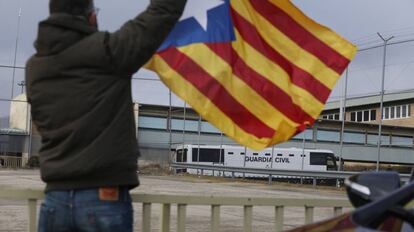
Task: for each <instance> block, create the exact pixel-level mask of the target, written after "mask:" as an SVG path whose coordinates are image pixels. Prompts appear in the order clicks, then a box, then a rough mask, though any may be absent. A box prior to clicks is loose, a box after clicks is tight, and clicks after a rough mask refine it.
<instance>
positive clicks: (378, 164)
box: [377, 32, 394, 172]
mask: <svg viewBox="0 0 414 232" xmlns="http://www.w3.org/2000/svg"><path fill="white" fill-rule="evenodd" d="M377 34H378V36H379V37H380V38H381V39H382V41H384V45H383V46H384V53H383V57H382V58H383V59H382V81H381V101H380V121H379V125H378V143H377V144H378V155H377V172H378V171H379V169H380V167H379V166H380V159H381V137H382V123H383V118H384V113H383V111H384V92H385V87H384V86H385V66H386V62H387V44H388V42H389V41H390V40H392V39H393V38H394V36H391V37H389V38H388V39H385V38H384V37H383V36H382V35H381V34H380V33H379V32H378V33H377Z"/></svg>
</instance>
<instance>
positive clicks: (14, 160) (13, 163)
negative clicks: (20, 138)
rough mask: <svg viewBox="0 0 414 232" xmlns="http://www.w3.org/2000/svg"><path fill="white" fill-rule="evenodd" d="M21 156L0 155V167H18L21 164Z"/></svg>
mask: <svg viewBox="0 0 414 232" xmlns="http://www.w3.org/2000/svg"><path fill="white" fill-rule="evenodd" d="M22 161H23V159H22V158H21V157H13V156H0V168H8V169H18V168H21V167H22V166H23V162H22Z"/></svg>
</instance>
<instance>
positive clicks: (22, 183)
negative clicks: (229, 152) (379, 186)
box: [0, 170, 346, 232]
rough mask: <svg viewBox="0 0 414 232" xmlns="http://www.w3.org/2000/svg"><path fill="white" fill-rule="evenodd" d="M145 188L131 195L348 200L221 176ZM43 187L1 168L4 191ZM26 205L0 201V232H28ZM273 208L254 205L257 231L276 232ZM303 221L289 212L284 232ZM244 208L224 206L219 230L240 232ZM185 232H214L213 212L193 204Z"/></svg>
mask: <svg viewBox="0 0 414 232" xmlns="http://www.w3.org/2000/svg"><path fill="white" fill-rule="evenodd" d="M140 180H141V186H140V187H139V188H137V189H135V190H133V193H146V194H172V195H192V196H194V195H195V196H238V197H274V198H278V197H279V198H299V199H303V198H318V199H346V196H345V193H344V192H343V191H339V190H335V189H330V188H317V189H313V188H311V187H302V186H298V185H288V184H280V183H279V184H277V183H274V184H272V185H268V184H267V183H266V182H264V181H263V182H260V181H241V180H231V179H220V178H198V177H193V176H141V177H140ZM8 188H9V189H10V188H13V189H16V188H17V189H43V188H44V184H43V183H42V182H41V180H40V178H39V172H38V171H36V170H19V171H7V170H0V189H8ZM159 209H160V207H159V206H158V205H154V206H153V208H152V221H151V224H152V230H153V231H158V229H159V222H158V220H159V212H160V210H159ZM134 211H135V231H141V217H142V215H141V211H142V210H141V205H140V204H134ZM27 215H28V213H27V206H26V204H25V202H22V201H13V200H6V199H0V232H14V231H19V232H23V231H26V228H27ZM314 215H315V220H321V219H325V218H328V217H331V216H332V209H324V208H316V209H315V212H314ZM273 221H274V208H273V207H255V208H254V210H253V228H254V231H258V232H261V231H263V232H265V231H266V232H267V231H271V230H272V228H273V225H274V224H273ZM175 222H176V207H175V206H172V209H171V231H175V228H176V224H175ZM303 223H304V209H302V208H287V209H285V220H284V229H292V228H294V227H297V226H300V225H302V224H303ZM242 226H243V209H242V208H241V207H222V208H221V224H220V231H222V232H230V231H232V232H233V231H242ZM186 229H187V231H190V232H192V231H197V232H198V231H200V232H204V231H210V208H209V207H205V206H189V207H188V208H187V226H186Z"/></svg>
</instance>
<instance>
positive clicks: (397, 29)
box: [0, 0, 414, 117]
mask: <svg viewBox="0 0 414 232" xmlns="http://www.w3.org/2000/svg"><path fill="white" fill-rule="evenodd" d="M192 1H209V0H192ZM293 2H294V3H295V4H296V5H297V6H298V7H299V8H300V9H301V10H302V11H304V12H305V13H306V14H307V15H308V16H310V17H312V18H313V19H315V20H316V21H318V22H320V23H321V24H324V25H326V26H328V27H330V28H332V29H334V30H335V31H336V32H338V33H339V34H341V35H342V36H343V37H345V38H347V39H348V40H350V41H352V42H354V43H355V44H357V45H360V47H361V48H366V47H370V46H373V45H378V44H381V40H380V39H379V37H378V36H377V35H376V33H377V32H380V33H382V34H383V35H384V36H385V37H389V36H392V35H394V36H395V39H393V40H392V41H395V42H396V41H402V40H407V39H414V14H412V12H413V10H414V1H413V0H393V1H390V0H311V1H310V0H294V1H293ZM47 4H48V1H47V0H0V31H1V34H0V65H10V66H13V65H14V60H15V58H16V65H17V66H20V67H24V64H25V62H26V60H27V59H28V58H29V57H30V55H32V54H33V53H34V50H33V42H34V39H35V37H36V33H37V24H38V22H39V21H40V20H41V19H44V18H46V17H47ZM147 4H148V0H119V1H114V0H96V5H97V7H99V8H100V9H101V10H100V13H99V21H100V28H101V29H103V30H109V31H114V30H116V29H117V28H118V27H119V26H121V25H122V23H123V22H125V21H126V20H127V19H130V18H132V17H134V16H135V15H137V14H138V12H140V11H142V10H143V9H144V8H145V7H146V5H147ZM20 7H21V8H22V16H21V22H20V29H19V30H18V14H19V9H20ZM17 35H19V38H18V45H17V56H16V57H15V55H14V53H15V48H16V46H15V43H16V36H17ZM413 54H414V42H410V43H404V44H399V45H392V46H389V47H388V56H387V59H388V60H387V64H388V65H387V72H386V90H387V91H394V90H404V89H414V78H413V77H412V73H414V55H413ZM381 66H382V48H377V49H372V50H368V51H364V52H360V53H358V55H357V57H356V59H355V60H354V62H353V63H352V64H351V66H350V68H349V89H348V93H349V95H350V96H357V95H365V94H372V93H379V92H380V83H381ZM13 72H14V78H15V81H14V84H12V79H13ZM23 77H24V70H20V69H17V70H13V69H10V68H0V99H10V97H11V94H12V90H11V89H12V86H13V92H14V93H15V94H14V95H16V94H19V93H20V92H21V88H20V87H19V86H18V85H17V84H18V83H19V82H20V81H21V80H23ZM136 77H137V78H153V79H154V80H157V77H156V76H155V75H154V74H152V73H150V72H148V71H141V72H140V73H139V74H137V75H136ZM342 79H343V80H344V78H342ZM340 87H341V85H340V84H339V85H338V86H337V88H336V89H335V90H334V91H333V94H332V96H331V99H330V100H336V99H338V97H339V96H341V95H342V92H343V91H341V88H340ZM133 93H134V99H135V101H137V102H140V103H150V104H168V90H167V89H166V88H165V87H164V86H163V84H162V83H161V82H159V81H143V80H134V85H133ZM173 102H174V104H176V105H183V103H182V101H180V100H178V99H175V98H174V100H173ZM8 104H9V103H6V102H2V101H0V117H3V116H4V115H7V114H8V110H9V105H8Z"/></svg>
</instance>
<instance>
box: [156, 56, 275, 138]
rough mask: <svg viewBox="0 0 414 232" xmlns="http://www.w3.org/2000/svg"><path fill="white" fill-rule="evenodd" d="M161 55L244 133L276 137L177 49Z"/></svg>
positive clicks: (271, 130) (270, 129) (259, 136)
mask: <svg viewBox="0 0 414 232" xmlns="http://www.w3.org/2000/svg"><path fill="white" fill-rule="evenodd" d="M159 55H160V56H161V57H162V58H163V59H164V60H165V61H166V62H167V63H168V64H169V65H170V67H171V68H173V69H174V70H176V71H177V72H178V73H179V74H180V75H181V76H182V77H184V78H185V79H186V80H187V81H189V82H190V83H191V84H192V85H193V86H194V87H196V88H197V89H198V90H199V91H200V92H201V93H203V94H204V95H205V96H206V97H207V98H209V99H210V100H211V101H212V102H213V103H214V105H216V106H217V107H218V108H219V109H220V110H221V111H222V112H223V113H224V114H226V115H227V116H228V117H229V118H231V120H233V121H234V122H235V123H236V124H237V125H238V126H239V127H240V128H242V129H243V130H244V131H246V132H247V133H250V134H252V135H255V136H256V137H258V138H263V137H267V138H271V137H273V136H274V134H275V130H274V129H272V128H270V127H268V126H267V125H265V124H264V123H263V122H262V121H260V119H258V118H257V117H256V116H254V115H253V114H252V113H250V112H249V111H248V110H247V109H246V108H245V107H244V106H243V105H241V104H240V103H239V102H237V100H236V99H234V97H233V96H232V95H230V94H229V93H228V92H227V91H226V89H224V87H223V86H222V85H221V84H220V83H219V82H218V81H217V80H215V79H214V78H213V77H211V76H210V75H209V74H208V73H207V72H206V71H204V70H203V68H202V67H200V66H199V65H198V64H196V63H195V62H194V61H193V60H192V59H191V58H189V57H188V56H186V55H185V54H183V53H182V52H180V51H179V50H178V49H176V48H169V49H167V50H165V51H163V52H161V53H159Z"/></svg>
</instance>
